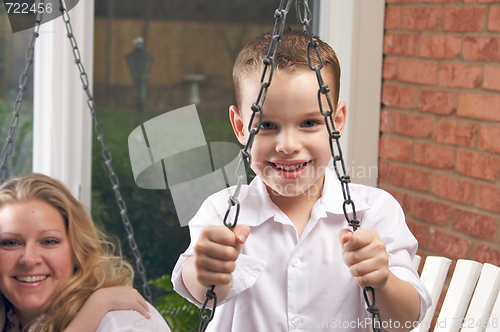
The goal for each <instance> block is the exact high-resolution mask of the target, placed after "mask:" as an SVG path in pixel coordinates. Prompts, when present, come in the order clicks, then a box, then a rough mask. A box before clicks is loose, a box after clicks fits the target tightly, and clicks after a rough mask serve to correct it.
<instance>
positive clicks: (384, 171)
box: [378, 160, 391, 183]
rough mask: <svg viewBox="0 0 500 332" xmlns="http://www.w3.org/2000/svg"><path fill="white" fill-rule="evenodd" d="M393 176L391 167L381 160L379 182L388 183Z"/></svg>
mask: <svg viewBox="0 0 500 332" xmlns="http://www.w3.org/2000/svg"><path fill="white" fill-rule="evenodd" d="M390 176H391V165H390V164H389V163H386V162H385V161H382V160H380V161H379V163H378V182H379V183H380V182H387V180H388V179H389V177H390Z"/></svg>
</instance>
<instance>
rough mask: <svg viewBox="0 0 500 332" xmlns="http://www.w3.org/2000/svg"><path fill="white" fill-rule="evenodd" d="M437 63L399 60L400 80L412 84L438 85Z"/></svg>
mask: <svg viewBox="0 0 500 332" xmlns="http://www.w3.org/2000/svg"><path fill="white" fill-rule="evenodd" d="M436 72H437V63H436V62H431V61H422V60H408V59H401V60H399V68H398V80H400V81H404V82H410V83H418V84H427V85H434V84H436Z"/></svg>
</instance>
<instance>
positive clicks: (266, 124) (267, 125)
mask: <svg viewBox="0 0 500 332" xmlns="http://www.w3.org/2000/svg"><path fill="white" fill-rule="evenodd" d="M260 127H261V128H262V129H264V130H271V129H276V126H275V125H274V123H271V122H262V124H261V125H260Z"/></svg>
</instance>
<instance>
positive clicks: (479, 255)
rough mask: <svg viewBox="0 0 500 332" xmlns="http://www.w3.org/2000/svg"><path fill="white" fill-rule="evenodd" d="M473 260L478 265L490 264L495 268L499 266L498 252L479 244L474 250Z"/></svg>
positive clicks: (499, 255)
mask: <svg viewBox="0 0 500 332" xmlns="http://www.w3.org/2000/svg"><path fill="white" fill-rule="evenodd" d="M474 260H475V261H477V262H479V263H483V264H484V263H490V264H493V265H496V266H500V251H498V250H496V249H494V248H492V247H490V246H487V245H484V244H480V245H478V246H477V247H476V250H474Z"/></svg>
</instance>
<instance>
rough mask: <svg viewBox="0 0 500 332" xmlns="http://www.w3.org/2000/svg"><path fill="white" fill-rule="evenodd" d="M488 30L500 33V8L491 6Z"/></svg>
mask: <svg viewBox="0 0 500 332" xmlns="http://www.w3.org/2000/svg"><path fill="white" fill-rule="evenodd" d="M488 30H490V31H500V7H499V6H491V7H490V13H489V15H488Z"/></svg>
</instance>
